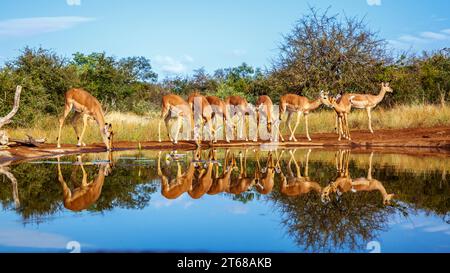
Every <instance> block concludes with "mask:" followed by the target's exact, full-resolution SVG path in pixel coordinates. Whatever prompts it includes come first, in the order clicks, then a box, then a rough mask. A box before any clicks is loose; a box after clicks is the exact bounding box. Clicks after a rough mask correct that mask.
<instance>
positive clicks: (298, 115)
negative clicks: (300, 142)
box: [289, 111, 302, 141]
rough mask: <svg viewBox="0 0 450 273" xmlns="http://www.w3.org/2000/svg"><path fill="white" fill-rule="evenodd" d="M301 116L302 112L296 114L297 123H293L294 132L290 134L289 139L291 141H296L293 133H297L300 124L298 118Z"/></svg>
mask: <svg viewBox="0 0 450 273" xmlns="http://www.w3.org/2000/svg"><path fill="white" fill-rule="evenodd" d="M301 116H302V112H301V111H298V112H297V121H296V122H295V126H294V130H293V131H292V132H291V137H290V138H289V139H293V140H294V141H297V138H296V137H295V131H297V127H298V125H299V124H300V117H301Z"/></svg>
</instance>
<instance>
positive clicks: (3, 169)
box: [0, 166, 20, 209]
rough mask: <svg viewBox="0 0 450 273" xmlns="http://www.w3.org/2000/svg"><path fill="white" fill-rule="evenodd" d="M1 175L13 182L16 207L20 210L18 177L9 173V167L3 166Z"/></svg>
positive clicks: (0, 168)
mask: <svg viewBox="0 0 450 273" xmlns="http://www.w3.org/2000/svg"><path fill="white" fill-rule="evenodd" d="M0 174H3V175H5V176H6V177H8V179H9V180H10V181H11V184H12V194H13V200H14V205H15V208H16V209H18V208H19V207H20V199H19V187H18V185H17V179H16V177H15V176H14V175H13V174H12V173H11V172H10V171H9V169H8V167H3V166H0Z"/></svg>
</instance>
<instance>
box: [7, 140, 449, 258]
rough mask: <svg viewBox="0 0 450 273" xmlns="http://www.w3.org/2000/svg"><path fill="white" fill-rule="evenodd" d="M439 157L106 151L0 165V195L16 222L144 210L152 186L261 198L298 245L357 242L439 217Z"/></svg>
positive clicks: (442, 188)
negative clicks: (401, 222)
mask: <svg viewBox="0 0 450 273" xmlns="http://www.w3.org/2000/svg"><path fill="white" fill-rule="evenodd" d="M398 157H400V159H398ZM396 162H402V164H406V166H405V165H402V166H396V165H397V164H396ZM46 163H51V164H46ZM448 165H449V162H448V160H446V158H443V159H442V158H425V159H424V158H418V157H408V156H400V155H395V156H394V155H381V154H373V153H371V154H357V153H355V152H351V151H350V150H339V151H322V150H311V149H291V150H289V149H285V150H269V151H262V150H254V149H220V150H197V151H187V152H173V151H172V152H171V151H160V152H146V151H142V152H114V153H113V154H96V155H95V154H93V155H82V156H78V157H76V158H74V157H67V158H63V157H62V158H56V159H48V160H45V161H39V162H38V161H35V162H29V163H24V164H19V165H13V166H1V167H0V173H1V174H2V177H3V182H2V181H1V180H0V182H2V183H0V202H2V205H3V207H4V208H9V209H15V211H16V212H17V213H18V214H20V215H22V217H23V219H24V221H29V220H32V219H37V221H39V219H41V220H40V221H42V219H44V218H45V217H46V216H51V215H54V214H55V213H56V212H58V211H62V210H64V209H63V208H66V209H69V210H71V211H83V210H87V211H89V212H102V211H107V210H111V209H114V208H127V209H140V208H144V207H146V206H148V205H149V204H150V203H151V198H152V196H153V195H154V194H156V192H157V191H158V190H159V189H160V191H161V194H162V196H164V198H167V199H176V198H181V197H182V196H185V195H187V196H189V198H192V199H200V198H207V196H213V195H220V196H222V197H223V198H231V199H233V200H235V201H236V202H243V203H247V202H252V201H255V202H258V200H260V199H264V200H266V201H268V203H266V204H267V205H269V206H272V207H273V208H275V209H276V211H279V212H281V216H280V217H281V219H280V221H281V222H282V223H283V224H284V225H285V226H286V228H287V231H288V232H289V234H291V235H292V237H293V238H295V240H296V241H297V242H298V244H299V245H302V246H305V247H307V248H311V249H316V250H324V249H325V248H330V246H332V247H334V249H337V248H341V247H343V246H344V245H345V246H347V247H351V248H357V247H363V246H361V245H358V243H360V242H367V241H368V240H371V239H373V238H374V236H375V234H376V232H377V231H381V230H386V229H387V227H388V220H389V216H392V215H394V214H400V215H404V216H406V217H407V216H408V214H409V213H411V212H414V211H417V210H425V211H426V212H427V213H430V212H431V213H433V214H436V215H438V216H440V217H442V218H443V219H444V220H448V219H447V216H448V211H449V210H450V188H449V185H448V180H447V174H446V169H447V168H448ZM8 181H10V183H8ZM11 191H12V192H11ZM61 200H63V202H61Z"/></svg>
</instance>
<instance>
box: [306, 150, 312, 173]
mask: <svg viewBox="0 0 450 273" xmlns="http://www.w3.org/2000/svg"><path fill="white" fill-rule="evenodd" d="M311 151H312V150H311V149H309V150H308V153H306V165H305V173H304V174H305V177H309V155H310V154H311Z"/></svg>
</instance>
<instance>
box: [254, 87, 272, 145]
mask: <svg viewBox="0 0 450 273" xmlns="http://www.w3.org/2000/svg"><path fill="white" fill-rule="evenodd" d="M255 107H256V125H257V134H256V137H257V138H258V137H259V125H260V122H261V113H262V114H263V116H265V117H266V122H267V132H268V133H269V134H270V141H272V123H273V102H272V100H271V99H270V97H269V96H266V95H264V96H260V97H259V98H258V100H257V101H256V104H255Z"/></svg>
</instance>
